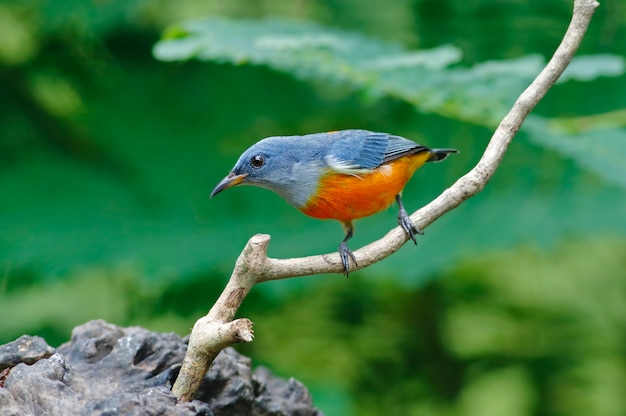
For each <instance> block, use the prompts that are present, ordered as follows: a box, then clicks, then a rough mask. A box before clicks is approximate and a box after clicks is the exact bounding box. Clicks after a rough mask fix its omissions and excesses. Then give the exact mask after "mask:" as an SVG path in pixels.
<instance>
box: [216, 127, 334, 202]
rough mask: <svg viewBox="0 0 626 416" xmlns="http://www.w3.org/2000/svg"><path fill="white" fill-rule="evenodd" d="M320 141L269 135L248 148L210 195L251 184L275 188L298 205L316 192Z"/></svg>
mask: <svg viewBox="0 0 626 416" xmlns="http://www.w3.org/2000/svg"><path fill="white" fill-rule="evenodd" d="M322 148H323V147H322V146H321V143H319V144H318V142H316V141H310V140H302V136H287V137H282V136H279V137H268V138H266V139H263V140H261V141H259V142H257V143H255V144H254V145H252V146H251V147H250V148H248V149H247V150H246V151H245V152H243V153H242V155H241V156H240V157H239V160H237V163H235V166H234V167H233V169H232V170H231V171H230V173H229V174H228V176H226V177H225V178H224V179H222V180H221V181H220V182H219V183H218V184H217V186H216V187H215V189H213V192H211V197H213V196H214V195H217V194H218V193H220V192H222V191H223V190H225V189H228V188H232V187H233V186H236V185H254V186H259V187H262V188H266V189H269V190H271V191H274V192H276V193H277V194H279V195H280V196H282V197H283V198H285V199H286V200H287V202H289V203H290V204H292V205H294V206H296V207H301V206H303V205H304V204H305V203H306V202H307V200H308V199H309V198H310V196H311V195H312V194H313V193H314V192H315V190H316V188H317V183H318V180H319V177H320V175H321V174H322V167H321V164H320V158H319V154H320V151H321V150H322Z"/></svg>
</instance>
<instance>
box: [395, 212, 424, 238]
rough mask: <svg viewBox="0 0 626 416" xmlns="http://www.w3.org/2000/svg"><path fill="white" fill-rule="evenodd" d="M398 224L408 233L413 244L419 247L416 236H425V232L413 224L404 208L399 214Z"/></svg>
mask: <svg viewBox="0 0 626 416" xmlns="http://www.w3.org/2000/svg"><path fill="white" fill-rule="evenodd" d="M398 224H400V226H401V227H402V228H403V229H404V231H406V233H407V235H408V236H409V238H410V239H411V240H413V243H415V244H416V245H417V240H415V234H419V235H423V234H424V231H422V230H421V229H420V228H419V227H417V226H416V225H415V224H413V221H411V218H410V217H409V214H408V213H407V212H406V210H405V209H404V208H401V209H400V211H399V212H398Z"/></svg>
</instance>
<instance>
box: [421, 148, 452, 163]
mask: <svg viewBox="0 0 626 416" xmlns="http://www.w3.org/2000/svg"><path fill="white" fill-rule="evenodd" d="M452 153H459V151H458V150H456V149H430V158H428V160H427V161H428V162H441V161H442V160H444V159H445V158H447V157H448V155H449V154H452Z"/></svg>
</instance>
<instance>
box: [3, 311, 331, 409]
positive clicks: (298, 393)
mask: <svg viewBox="0 0 626 416" xmlns="http://www.w3.org/2000/svg"><path fill="white" fill-rule="evenodd" d="M186 348H187V346H186V345H185V344H184V343H183V341H182V339H181V338H180V337H179V336H178V335H176V334H161V333H155V332H150V331H148V330H146V329H143V328H139V327H129V328H120V327H117V326H115V325H111V324H108V323H106V322H104V321H91V322H88V323H86V324H84V325H81V326H78V327H76V328H75V329H74V331H73V332H72V337H71V340H70V341H69V342H67V343H65V344H63V345H61V346H60V347H59V348H58V349H57V350H55V349H53V348H52V347H50V346H48V345H47V344H46V343H45V341H44V340H43V339H42V338H39V337H29V336H22V337H20V338H19V339H18V340H16V341H13V342H11V343H9V344H6V345H3V346H0V370H3V369H4V371H2V372H0V416H17V415H19V416H30V415H33V416H35V415H42V414H47V415H63V416H74V415H77V416H78V415H80V416H83V415H84V416H87V415H89V416H91V415H101V416H105V415H106V416H114V415H136V416H140V415H146V416H148V415H174V416H177V415H181V416H183V415H184V416H188V415H206V416H209V415H215V416H225V415H252V416H282V415H285V416H286V415H294V416H321V415H322V414H321V412H319V411H318V410H317V409H315V408H314V407H313V405H312V400H311V396H310V395H309V393H308V391H307V389H306V387H305V386H304V385H302V383H300V382H298V381H296V380H294V379H290V380H287V381H286V380H283V379H281V378H278V377H275V376H273V375H272V374H270V372H269V371H268V370H267V369H264V368H259V369H257V370H256V371H255V372H254V373H253V372H252V369H251V362H250V359H249V358H247V357H244V356H242V355H241V354H239V353H237V352H236V351H235V350H234V349H232V348H227V349H225V350H223V351H222V352H221V353H220V354H219V355H218V357H217V359H216V360H215V362H214V363H213V366H212V368H211V370H210V371H209V372H208V373H207V374H206V375H205V377H204V380H203V382H202V385H201V387H200V389H199V390H198V393H197V394H196V396H195V398H196V399H195V400H193V401H191V402H189V403H180V402H178V401H177V400H176V398H175V397H174V395H173V394H172V393H171V391H170V388H171V384H172V382H173V381H174V380H175V378H176V376H177V374H178V371H179V370H180V365H181V362H182V359H183V356H184V354H185V350H186Z"/></svg>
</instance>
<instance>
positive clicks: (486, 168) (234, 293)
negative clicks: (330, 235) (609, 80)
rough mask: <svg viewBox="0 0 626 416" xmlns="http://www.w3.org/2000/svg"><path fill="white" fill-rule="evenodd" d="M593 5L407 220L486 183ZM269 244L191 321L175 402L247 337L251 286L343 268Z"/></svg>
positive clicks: (378, 250)
mask: <svg viewBox="0 0 626 416" xmlns="http://www.w3.org/2000/svg"><path fill="white" fill-rule="evenodd" d="M598 6H599V3H598V2H596V1H594V0H575V1H574V12H573V15H572V20H571V22H570V25H569V27H568V29H567V32H566V33H565V36H564V37H563V40H562V41H561V44H560V45H559V47H558V48H557V50H556V52H555V53H554V55H553V56H552V59H550V61H549V62H548V64H547V65H546V67H545V68H544V69H543V71H541V73H540V74H539V75H538V76H537V78H535V80H534V81H533V82H532V83H531V84H530V86H529V87H528V88H527V89H526V90H525V91H524V92H523V93H522V94H521V95H520V97H519V98H518V99H517V101H516V102H515V104H514V105H513V107H512V108H511V111H509V113H508V114H507V115H506V116H505V117H504V119H503V120H502V122H501V123H500V125H499V126H498V128H497V129H496V131H495V132H494V134H493V136H492V138H491V141H490V142H489V144H488V145H487V148H486V149H485V152H484V154H483V156H482V158H481V159H480V161H479V162H478V163H477V165H476V166H475V167H474V168H473V169H472V170H470V171H469V172H468V173H467V174H465V175H464V176H462V177H461V178H460V179H459V180H457V181H456V183H454V185H452V186H451V187H450V188H448V189H446V190H445V191H444V192H443V193H442V194H441V195H439V196H438V197H437V198H436V199H435V200H433V201H432V202H431V203H429V204H428V205H426V206H425V207H423V208H421V209H419V210H418V211H416V212H414V213H413V214H412V215H411V220H413V222H415V224H416V225H418V226H419V227H420V228H421V229H424V228H426V227H427V226H428V225H430V224H432V223H433V222H434V221H436V220H437V219H438V218H439V217H441V216H442V215H444V214H445V213H447V212H448V211H450V210H452V209H454V208H456V207H457V206H459V205H460V204H461V203H462V202H463V201H465V200H466V199H468V198H470V197H472V196H474V195H476V194H477V193H478V192H480V191H481V190H482V189H483V188H484V187H485V186H486V185H487V183H488V182H489V180H490V179H491V177H492V176H493V174H494V172H495V170H496V169H497V167H498V166H499V165H500V162H501V160H502V158H503V156H504V153H505V152H506V150H507V148H508V146H509V144H510V143H511V140H513V137H514V136H515V135H516V134H517V132H518V130H519V129H520V127H521V125H522V123H523V122H524V120H525V119H526V116H528V114H529V113H530V112H531V111H532V109H533V108H534V107H535V106H536V105H537V103H538V102H539V101H540V100H541V99H542V98H543V96H544V95H545V94H546V93H547V92H548V90H549V89H550V88H551V87H552V86H553V85H554V83H555V82H556V80H557V79H558V78H559V76H561V74H562V73H563V71H564V70H565V68H566V67H567V66H568V65H569V63H570V61H571V60H572V57H573V56H574V54H575V53H576V51H577V49H578V47H579V45H580V43H581V41H582V38H583V36H584V35H585V32H586V31H587V27H588V26H589V22H590V21H591V17H592V16H593V13H594V11H595V9H596V8H597V7H598ZM406 241H407V236H406V234H405V233H404V231H403V230H402V229H401V228H400V227H396V228H394V229H393V230H391V231H390V232H389V233H387V235H385V236H384V237H383V238H381V239H380V240H377V241H374V242H373V243H370V244H368V245H367V246H365V247H362V248H361V249H359V250H357V251H355V252H354V254H355V256H356V258H357V261H358V264H359V267H358V268H364V267H367V266H369V265H371V264H373V263H376V262H378V261H380V260H382V259H384V258H386V257H387V256H389V255H391V254H392V253H394V252H395V251H397V250H398V249H399V248H400V247H401V246H402V245H403V244H404V243H406ZM269 242H270V236H269V235H267V234H257V235H255V236H253V237H252V238H251V239H250V240H249V241H248V244H246V247H245V248H244V250H243V251H242V253H241V254H240V255H239V258H238V259H237V262H236V264H235V269H234V270H233V273H232V275H231V277H230V280H229V281H228V284H227V285H226V288H225V289H224V291H223V292H222V294H221V296H220V297H219V299H218V300H217V301H216V303H215V305H213V307H212V308H211V310H210V311H209V313H208V314H207V315H206V316H204V317H203V318H201V319H199V320H198V321H197V322H196V324H195V325H194V328H193V330H192V332H191V337H190V340H189V347H188V351H187V355H186V356H185V360H184V361H183V366H182V368H181V371H180V374H179V377H178V379H177V380H176V383H175V384H174V387H173V389H172V390H173V392H174V394H175V395H176V396H177V397H178V398H179V400H181V401H189V400H191V399H192V396H193V394H194V393H195V391H196V389H197V388H198V386H199V384H200V381H201V380H202V377H203V376H204V374H205V373H206V371H207V370H208V368H209V366H210V364H211V362H212V361H213V359H214V358H215V357H216V356H217V354H218V353H219V351H221V350H222V349H223V348H225V347H226V346H228V345H231V344H233V343H235V342H249V341H251V340H252V338H253V334H252V322H250V321H249V320H247V319H238V320H235V321H232V319H233V318H234V317H235V314H236V313H237V310H238V309H239V306H240V305H241V303H242V302H243V299H244V298H245V296H246V295H247V294H248V292H249V291H250V289H251V288H252V286H254V285H255V284H256V283H261V282H266V281H270V280H278V279H286V278H291V277H298V276H307V275H312V274H321V273H342V272H343V266H342V264H341V261H340V259H339V255H338V254H337V253H332V254H323V255H317V256H310V257H301V258H294V259H273V258H269V257H267V247H268V245H269ZM353 270H356V268H355V269H353Z"/></svg>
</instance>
